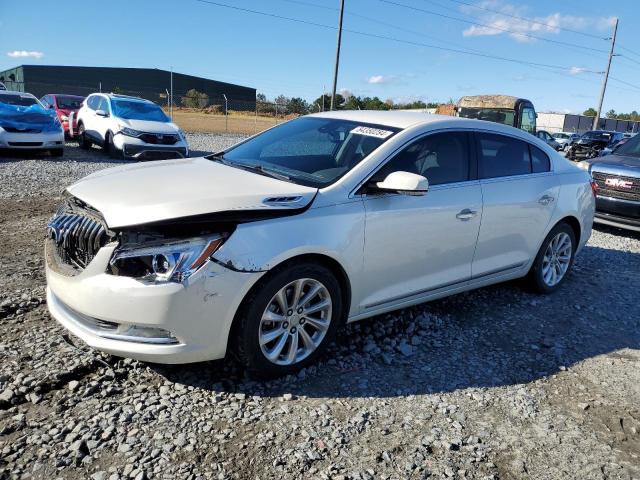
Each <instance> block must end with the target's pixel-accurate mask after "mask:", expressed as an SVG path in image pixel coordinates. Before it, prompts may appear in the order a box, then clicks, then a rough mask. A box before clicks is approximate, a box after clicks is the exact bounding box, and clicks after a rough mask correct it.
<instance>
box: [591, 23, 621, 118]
mask: <svg viewBox="0 0 640 480" xmlns="http://www.w3.org/2000/svg"><path fill="white" fill-rule="evenodd" d="M617 33H618V19H617V18H616V23H615V24H614V25H613V36H612V37H611V50H610V51H609V62H608V63H607V70H606V72H605V73H604V80H603V82H602V91H601V92H600V103H599V104H598V111H597V112H596V118H594V119H593V130H597V129H598V123H600V115H602V103H603V102H604V94H605V91H606V90H607V80H609V70H610V69H611V59H612V58H613V55H614V53H613V49H614V48H615V46H616V35H617Z"/></svg>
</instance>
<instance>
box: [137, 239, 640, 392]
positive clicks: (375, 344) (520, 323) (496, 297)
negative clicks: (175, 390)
mask: <svg viewBox="0 0 640 480" xmlns="http://www.w3.org/2000/svg"><path fill="white" fill-rule="evenodd" d="M614 271H615V272H616V274H615V275H612V272H614ZM638 271H640V254H639V253H634V252H628V251H621V250H614V249H605V248H600V247H595V246H588V247H586V248H585V249H584V251H583V252H582V253H581V254H580V255H579V256H578V259H577V261H576V264H575V268H574V270H573V271H572V273H571V274H570V276H569V277H568V278H567V281H566V283H565V284H564V285H563V288H562V289H561V290H560V291H558V292H557V293H555V294H554V295H549V296H539V295H535V294H532V293H529V292H528V291H527V290H526V289H525V288H523V286H522V285H521V283H522V282H519V281H516V282H509V283H506V284H500V285H495V286H490V287H486V288H482V289H479V290H475V291H472V292H467V293H463V294H459V295H454V296H452V297H448V298H445V299H442V300H437V301H433V302H429V303H425V304H421V305H418V306H416V307H413V308H408V309H403V310H399V311H396V312H392V313H391V314H387V315H382V316H378V317H375V318H374V319H371V320H368V321H367V320H365V321H363V322H358V323H355V324H352V325H349V326H346V327H345V328H343V329H342V330H341V331H340V333H339V339H338V341H337V342H336V343H335V344H334V345H332V346H331V347H330V348H329V351H328V352H327V354H326V355H325V356H324V358H323V359H322V361H321V362H320V363H319V364H318V365H317V366H311V367H309V368H307V369H306V370H304V371H303V373H302V374H299V375H297V376H289V377H285V378H280V379H274V380H268V381H254V380H251V379H249V378H247V377H246V376H245V374H244V372H243V371H242V368H241V367H239V366H238V364H237V363H235V362H234V361H233V360H224V361H216V362H207V363H199V364H193V365H183V366H161V365H149V366H150V368H152V369H153V370H154V371H156V372H157V373H158V374H160V375H161V376H162V377H164V378H165V379H166V380H168V381H170V382H174V383H180V384H183V385H186V386H192V387H194V388H198V389H204V390H211V391H217V392H219V391H228V392H235V393H244V394H246V395H262V396H280V395H283V394H285V393H288V394H292V395H294V396H305V397H310V398H326V397H396V396H406V395H411V394H431V393H446V392H451V391H454V390H459V389H467V388H494V387H501V386H507V385H514V384H521V383H529V382H532V381H535V380H538V379H540V378H543V377H546V376H549V375H552V374H555V373H558V372H559V371H562V370H565V369H567V368H570V367H571V366H572V365H574V364H576V363H578V362H581V361H583V360H585V359H588V358H592V357H594V356H597V355H602V354H608V353H611V352H614V351H617V350H620V349H625V348H629V349H640V302H638V299H637V296H636V294H635V291H636V290H635V286H634V285H635V284H636V282H637V272H638Z"/></svg>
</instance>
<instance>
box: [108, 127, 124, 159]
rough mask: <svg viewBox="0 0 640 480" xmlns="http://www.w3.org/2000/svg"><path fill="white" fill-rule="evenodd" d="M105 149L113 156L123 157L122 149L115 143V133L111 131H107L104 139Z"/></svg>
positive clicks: (116, 157)
mask: <svg viewBox="0 0 640 480" xmlns="http://www.w3.org/2000/svg"><path fill="white" fill-rule="evenodd" d="M104 149H105V151H106V152H107V154H108V155H109V157H111V158H115V159H122V150H119V149H118V147H116V146H115V144H114V143H113V134H112V133H111V132H107V135H106V137H105V139H104Z"/></svg>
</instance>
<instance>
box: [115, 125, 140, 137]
mask: <svg viewBox="0 0 640 480" xmlns="http://www.w3.org/2000/svg"><path fill="white" fill-rule="evenodd" d="M120 133H121V134H123V135H126V136H127V137H139V136H140V135H142V132H140V131H138V130H134V129H133V128H129V127H122V128H121V129H120Z"/></svg>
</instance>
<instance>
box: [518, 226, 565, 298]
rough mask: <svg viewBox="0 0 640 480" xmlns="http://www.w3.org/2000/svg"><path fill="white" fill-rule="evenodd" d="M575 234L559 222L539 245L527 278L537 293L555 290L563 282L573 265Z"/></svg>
mask: <svg viewBox="0 0 640 480" xmlns="http://www.w3.org/2000/svg"><path fill="white" fill-rule="evenodd" d="M575 251H576V236H575V233H574V232H573V229H572V228H571V227H570V226H569V225H568V224H566V223H564V222H561V223H559V224H557V225H556V226H555V227H553V228H552V229H551V231H550V232H549V234H548V235H547V236H546V238H545V239H544V241H543V242H542V246H541V247H540V251H539V252H538V255H537V256H536V259H535V261H534V262H533V265H532V266H531V270H530V271H529V275H528V280H529V284H530V285H531V287H532V288H533V289H534V290H535V291H536V292H538V293H543V294H548V293H552V292H555V291H556V290H557V289H558V288H560V285H562V283H563V282H564V280H565V278H566V277H567V274H568V273H569V270H570V269H571V267H572V266H573V260H574V256H575Z"/></svg>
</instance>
